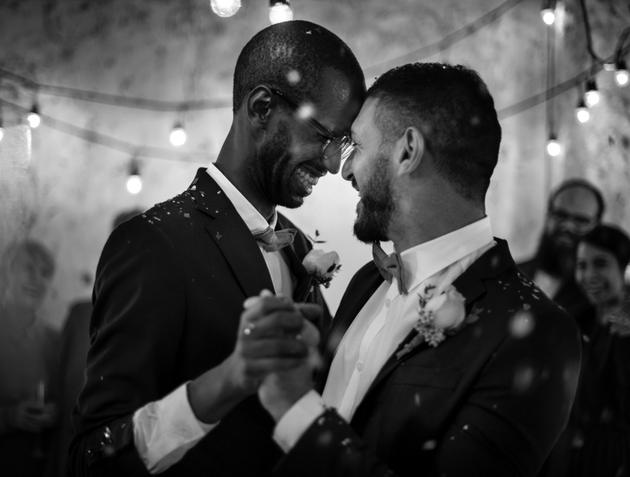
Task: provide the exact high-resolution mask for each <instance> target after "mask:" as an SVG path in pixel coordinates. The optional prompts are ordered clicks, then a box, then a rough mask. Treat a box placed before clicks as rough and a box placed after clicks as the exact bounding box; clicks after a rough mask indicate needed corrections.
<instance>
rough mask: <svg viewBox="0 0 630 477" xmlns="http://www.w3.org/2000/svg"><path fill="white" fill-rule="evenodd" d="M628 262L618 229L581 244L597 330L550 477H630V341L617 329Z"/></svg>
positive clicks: (580, 273)
mask: <svg viewBox="0 0 630 477" xmlns="http://www.w3.org/2000/svg"><path fill="white" fill-rule="evenodd" d="M629 261H630V238H628V236H627V235H626V234H625V233H624V232H622V231H621V230H620V229H618V228H617V227H613V226H609V225H599V226H597V227H596V228H595V229H593V230H592V231H591V232H589V233H588V234H587V235H586V236H584V237H583V238H582V239H581V240H580V242H579V245H578V248H577V267H576V272H575V277H576V281H577V283H578V285H579V286H580V288H581V289H582V290H583V291H584V293H585V295H586V297H587V298H588V300H589V302H590V303H591V304H592V305H593V306H594V310H595V312H594V313H595V314H594V319H593V328H592V330H591V332H590V333H589V334H588V335H585V336H584V343H583V345H584V346H583V358H582V372H581V376H580V383H579V387H578V393H577V396H576V400H575V405H574V408H573V413H572V416H571V420H570V422H569V426H568V427H567V429H566V431H565V433H564V435H563V436H562V438H561V439H560V441H559V442H558V445H557V446H556V449H555V450H554V452H553V454H552V456H551V458H550V460H549V462H548V469H547V473H546V474H545V475H549V476H552V475H553V476H556V477H562V476H571V477H581V476H584V477H586V476H597V477H623V476H630V337H628V336H622V335H624V334H625V333H619V332H617V331H616V330H617V329H618V328H619V323H622V322H623V320H622V319H620V318H621V317H620V314H621V313H623V311H622V309H621V305H622V303H623V300H624V294H625V293H626V292H625V289H626V288H625V286H624V270H625V269H626V267H627V265H628V262H629ZM620 312H621V313H620ZM626 312H627V311H626ZM611 317H615V320H614V322H613V323H612V324H614V325H615V326H613V327H611V320H610V318H611ZM627 318H628V317H627V316H626V317H625V319H627Z"/></svg>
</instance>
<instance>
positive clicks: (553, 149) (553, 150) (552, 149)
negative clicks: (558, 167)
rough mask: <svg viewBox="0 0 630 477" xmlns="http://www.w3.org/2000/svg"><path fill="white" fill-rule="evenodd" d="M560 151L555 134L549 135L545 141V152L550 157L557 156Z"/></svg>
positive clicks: (560, 147)
mask: <svg viewBox="0 0 630 477" xmlns="http://www.w3.org/2000/svg"><path fill="white" fill-rule="evenodd" d="M561 153H562V146H561V145H560V143H559V142H558V138H556V136H550V137H549V140H548V141H547V154H549V155H550V156H551V157H557V156H559V155H560V154H561Z"/></svg>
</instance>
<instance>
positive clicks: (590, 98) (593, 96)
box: [584, 90, 599, 108]
mask: <svg viewBox="0 0 630 477" xmlns="http://www.w3.org/2000/svg"><path fill="white" fill-rule="evenodd" d="M584 101H585V102H586V105H587V106H588V107H589V108H592V107H593V106H596V105H597V104H598V103H599V91H597V90H593V91H587V92H586V93H584Z"/></svg>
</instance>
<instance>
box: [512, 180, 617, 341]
mask: <svg viewBox="0 0 630 477" xmlns="http://www.w3.org/2000/svg"><path fill="white" fill-rule="evenodd" d="M604 208H605V203H604V198H603V197H602V194H601V192H600V191H599V189H597V187H595V186H594V185H593V184H591V183H590V182H588V181H585V180H584V179H570V180H568V181H565V182H563V183H562V184H560V185H559V186H558V187H557V188H556V190H555V191H553V193H552V194H551V196H550V197H549V201H548V204H547V217H546V218H545V226H544V229H543V233H542V236H541V238H540V243H539V244H538V248H537V250H536V253H535V254H534V256H533V257H532V258H531V259H529V260H527V261H525V262H522V263H519V264H518V268H519V269H520V270H521V271H522V272H523V273H524V274H525V275H526V276H527V277H529V278H530V279H531V280H532V281H533V282H534V283H535V284H536V285H537V286H538V287H539V288H540V289H541V290H542V291H544V292H545V293H546V294H547V296H549V298H551V299H552V300H553V301H555V302H556V303H557V304H558V305H560V306H561V307H563V308H564V309H565V310H566V311H567V312H568V313H569V315H571V316H572V317H573V318H574V319H575V320H576V322H577V323H578V326H579V327H580V329H581V330H582V332H583V333H586V334H588V333H590V331H591V327H592V325H593V319H594V315H595V311H594V310H593V308H592V306H591V305H590V304H589V303H588V300H587V299H586V297H585V296H584V294H583V292H582V290H581V289H580V287H579V286H578V285H577V283H575V255H576V250H577V244H578V242H579V240H580V239H581V238H582V237H584V236H585V235H586V234H587V233H588V232H590V231H591V230H593V228H595V226H596V225H597V224H599V223H600V222H601V220H602V216H603V215H604Z"/></svg>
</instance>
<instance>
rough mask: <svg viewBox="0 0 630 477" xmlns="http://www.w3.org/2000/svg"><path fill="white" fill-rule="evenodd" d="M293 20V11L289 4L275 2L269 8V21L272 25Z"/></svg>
mask: <svg viewBox="0 0 630 477" xmlns="http://www.w3.org/2000/svg"><path fill="white" fill-rule="evenodd" d="M291 20H293V10H291V6H290V5H289V3H288V2H274V1H273V0H272V5H271V6H270V7H269V21H270V22H271V23H272V24H275V23H281V22H287V21H291Z"/></svg>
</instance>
